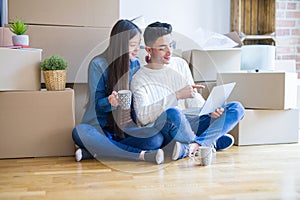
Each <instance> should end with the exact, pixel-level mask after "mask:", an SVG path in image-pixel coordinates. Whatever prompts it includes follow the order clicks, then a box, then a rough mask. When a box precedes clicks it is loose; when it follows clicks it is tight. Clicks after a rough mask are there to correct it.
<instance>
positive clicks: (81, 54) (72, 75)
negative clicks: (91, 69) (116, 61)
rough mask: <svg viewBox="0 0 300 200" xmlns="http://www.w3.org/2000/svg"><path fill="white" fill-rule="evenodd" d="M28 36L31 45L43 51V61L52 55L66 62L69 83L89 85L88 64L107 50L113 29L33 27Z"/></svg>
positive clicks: (31, 26)
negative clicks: (58, 56)
mask: <svg viewBox="0 0 300 200" xmlns="http://www.w3.org/2000/svg"><path fill="white" fill-rule="evenodd" d="M28 34H29V35H30V45H31V46H33V47H37V48H41V49H43V55H42V60H44V59H45V58H48V57H49V56H51V55H53V54H55V55H60V56H62V57H63V58H65V59H66V60H67V62H68V68H67V82H68V83H87V69H88V65H89V62H90V61H91V59H92V58H93V57H94V56H96V55H98V54H100V53H102V52H103V51H104V50H105V48H106V47H107V45H108V41H109V34H110V28H91V27H65V26H38V25H36V26H35V25H30V26H29V28H28ZM42 82H43V79H42Z"/></svg>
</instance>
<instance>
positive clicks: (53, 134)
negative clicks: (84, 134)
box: [0, 89, 75, 158]
mask: <svg viewBox="0 0 300 200" xmlns="http://www.w3.org/2000/svg"><path fill="white" fill-rule="evenodd" d="M0 110H1V115H0V133H1V140H0V158H20V157H44V156H70V155H74V142H73V140H72V134H71V133H72V129H73V127H74V124H75V122H74V121H75V120H74V91H73V90H72V89H66V90H65V91H15V92H12V91H10V92H0Z"/></svg>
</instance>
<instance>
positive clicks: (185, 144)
mask: <svg viewBox="0 0 300 200" xmlns="http://www.w3.org/2000/svg"><path fill="white" fill-rule="evenodd" d="M171 32H172V26H171V25H170V24H167V23H161V22H155V23H153V24H150V25H148V27H147V28H146V29H145V32H144V40H145V44H146V51H147V53H148V55H147V58H148V59H147V61H148V64H147V65H145V66H144V67H141V69H140V70H139V71H138V72H137V73H136V74H135V75H134V77H133V79H132V82H131V86H130V87H131V91H132V92H133V98H134V109H135V112H136V114H137V119H138V121H139V123H140V124H141V125H142V126H152V125H153V124H156V123H158V121H159V120H161V119H160V116H161V115H162V114H163V113H164V112H166V110H168V109H170V108H172V107H173V108H177V109H178V110H179V111H180V112H179V113H177V114H178V115H180V113H181V115H182V117H185V118H186V119H187V121H188V123H189V125H190V127H191V130H192V132H191V131H190V129H189V128H186V127H187V125H186V124H182V126H183V127H185V130H182V131H178V132H177V135H176V136H174V137H173V138H174V139H175V140H176V141H177V142H176V143H175V146H174V149H173V155H172V159H173V160H177V159H180V158H184V157H186V156H187V155H189V154H190V153H195V152H196V151H197V149H198V148H199V147H200V146H214V148H215V149H216V150H224V149H227V148H229V147H231V146H232V145H233V142H234V139H233V137H232V136H231V135H229V134H227V132H228V131H230V130H231V129H232V128H234V126H235V125H236V124H237V123H238V122H239V121H240V120H241V119H242V118H243V116H244V108H243V106H242V105H241V104H240V103H239V102H231V103H228V104H227V105H225V106H224V107H223V108H219V109H217V110H216V111H215V112H213V113H210V114H209V115H203V116H190V115H183V114H182V112H181V110H184V109H187V108H189V107H202V106H203V104H204V102H205V100H204V99H203V97H202V96H201V95H200V94H199V93H197V91H196V89H195V88H196V87H201V86H195V84H194V81H193V78H192V75H191V72H190V70H189V67H188V65H187V63H186V62H185V61H184V60H183V59H181V58H178V57H172V50H173V49H172V48H173V40H172V36H171ZM184 121H185V120H182V123H183V122H184ZM186 135H188V137H187V138H188V139H187V140H185V136H186ZM166 138H168V141H169V140H170V136H166ZM191 138H193V139H192V141H191Z"/></svg>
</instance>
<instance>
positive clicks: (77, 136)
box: [72, 124, 93, 147]
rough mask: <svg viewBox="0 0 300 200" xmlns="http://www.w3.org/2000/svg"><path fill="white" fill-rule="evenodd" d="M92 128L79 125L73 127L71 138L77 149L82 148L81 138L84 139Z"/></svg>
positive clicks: (86, 125) (87, 125)
mask: <svg viewBox="0 0 300 200" xmlns="http://www.w3.org/2000/svg"><path fill="white" fill-rule="evenodd" d="M92 128H93V126H91V125H89V124H79V125H77V126H75V128H74V129H73V130H72V138H73V141H74V142H75V144H76V145H78V146H79V147H84V144H83V142H82V138H83V137H85V135H86V134H89V133H90V132H91V129H92Z"/></svg>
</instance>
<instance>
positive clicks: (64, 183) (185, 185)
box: [0, 143, 300, 200]
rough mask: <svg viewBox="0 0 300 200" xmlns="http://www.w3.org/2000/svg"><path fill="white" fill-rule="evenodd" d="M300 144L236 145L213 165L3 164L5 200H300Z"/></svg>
mask: <svg viewBox="0 0 300 200" xmlns="http://www.w3.org/2000/svg"><path fill="white" fill-rule="evenodd" d="M299 169H300V145H299V144H298V143H297V144H280V145H261V146H243V147H237V146H234V147H232V148H230V149H228V150H226V151H221V152H218V153H217V154H215V156H214V158H213V163H212V165H211V166H207V167H203V166H198V165H197V164H195V163H193V162H191V161H190V160H189V159H188V158H186V159H183V160H179V161H173V162H171V161H169V160H167V162H166V163H165V164H163V165H153V164H151V163H145V162H131V161H103V162H102V163H101V162H99V161H97V160H87V161H82V162H75V161H74V158H73V157H48V158H26V159H1V160H0V199H1V200H5V199H9V200H12V199H16V200H26V199H30V200H33V199H195V198H198V199H211V200H225V199H226V200H227V199H243V200H244V199H249V200H250V199H251V200H252V199H255V200H265V199H288V200H293V199H300V173H299Z"/></svg>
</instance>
